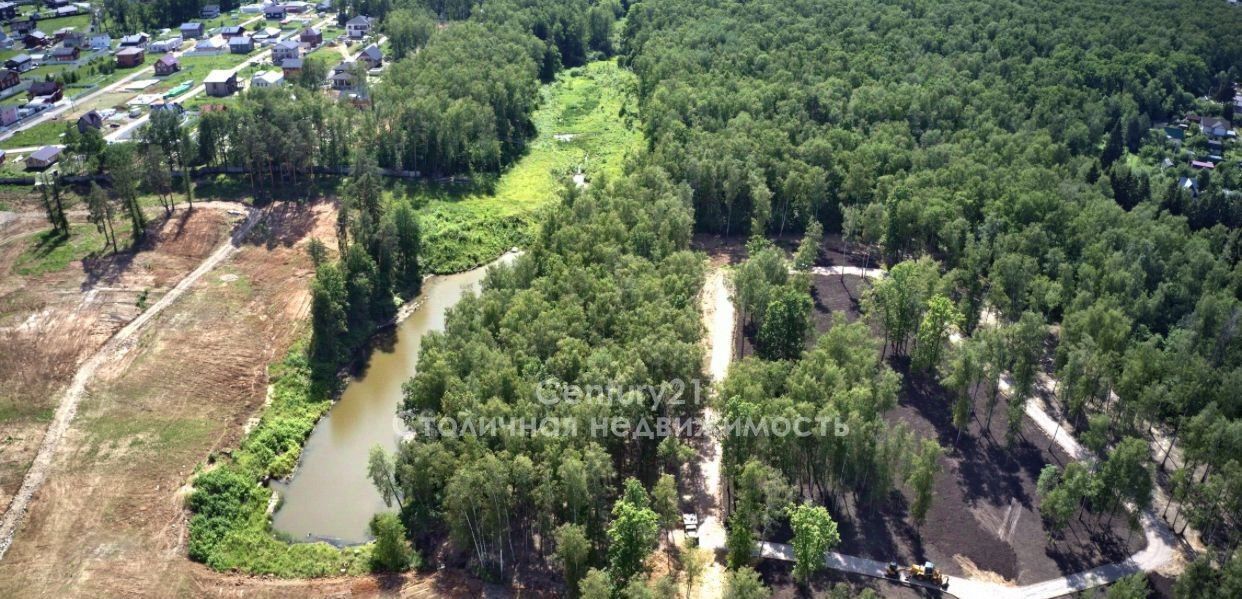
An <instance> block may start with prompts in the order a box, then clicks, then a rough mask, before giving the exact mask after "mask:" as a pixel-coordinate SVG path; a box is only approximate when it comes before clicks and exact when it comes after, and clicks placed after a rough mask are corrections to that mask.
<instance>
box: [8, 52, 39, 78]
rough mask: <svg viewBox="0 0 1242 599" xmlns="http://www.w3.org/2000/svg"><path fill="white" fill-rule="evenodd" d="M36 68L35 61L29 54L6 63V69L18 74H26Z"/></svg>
mask: <svg viewBox="0 0 1242 599" xmlns="http://www.w3.org/2000/svg"><path fill="white" fill-rule="evenodd" d="M34 66H35V64H34V59H33V58H31V57H30V55H29V54H18V55H17V56H14V57H13V58H10V59H8V60H6V61H4V68H6V69H11V70H14V71H17V72H18V73H25V72H26V71H29V70H30V69H33V68H34Z"/></svg>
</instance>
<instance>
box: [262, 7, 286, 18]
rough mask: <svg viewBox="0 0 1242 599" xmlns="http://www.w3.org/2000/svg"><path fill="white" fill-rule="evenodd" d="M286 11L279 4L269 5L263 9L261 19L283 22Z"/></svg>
mask: <svg viewBox="0 0 1242 599" xmlns="http://www.w3.org/2000/svg"><path fill="white" fill-rule="evenodd" d="M286 14H287V11H286V10H285V7H284V6H283V5H281V4H269V5H267V6H266V7H264V8H263V18H264V19H267V20H269V21H281V20H284V18H285V16H286Z"/></svg>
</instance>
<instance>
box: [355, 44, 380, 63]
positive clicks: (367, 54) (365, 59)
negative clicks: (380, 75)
mask: <svg viewBox="0 0 1242 599" xmlns="http://www.w3.org/2000/svg"><path fill="white" fill-rule="evenodd" d="M358 62H361V63H363V64H365V65H367V68H368V69H378V68H380V66H382V65H383V64H384V54H383V53H382V52H380V49H379V46H377V45H375V44H371V45H370V46H367V47H366V48H363V50H362V52H359V53H358Z"/></svg>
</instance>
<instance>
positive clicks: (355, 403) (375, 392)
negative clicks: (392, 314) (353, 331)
mask: <svg viewBox="0 0 1242 599" xmlns="http://www.w3.org/2000/svg"><path fill="white" fill-rule="evenodd" d="M513 258H514V255H512V254H506V255H505V256H503V257H501V258H500V259H499V260H497V262H509V261H511V260H512V259H513ZM485 272H486V268H477V269H475V270H471V271H467V272H464V273H460V274H456V275H449V276H444V277H433V278H432V279H430V280H428V281H427V282H426V283H425V284H424V285H423V292H422V296H421V298H420V299H421V301H422V305H421V306H419V308H418V309H417V310H415V311H414V312H413V313H412V314H410V316H409V317H408V318H406V319H405V320H404V321H403V322H402V323H401V324H400V325H399V326H398V328H397V334H396V339H395V341H394V343H392V344H391V346H388V347H383V348H381V349H378V350H376V351H375V352H374V353H373V354H372V356H371V360H370V362H369V363H368V365H367V369H366V372H365V373H364V374H363V376H362V378H358V379H354V380H352V381H350V382H349V384H348V386H347V387H346V388H345V392H344V393H343V394H342V395H341V399H340V401H338V402H337V403H336V405H334V406H332V409H331V410H330V411H329V412H328V414H327V415H326V416H325V417H324V418H323V419H322V420H320V421H319V423H318V424H317V425H316V426H315V430H314V431H313V432H312V433H311V436H310V438H309V439H308V440H307V442H306V447H305V449H304V450H303V452H302V462H301V464H300V465H299V466H298V470H297V472H295V473H294V476H293V479H292V480H291V481H289V482H287V483H284V482H281V483H274V484H273V486H274V487H276V488H277V489H278V490H279V491H280V493H281V495H282V496H283V497H284V502H283V504H282V505H281V508H280V510H279V511H277V512H276V514H275V515H274V517H273V526H274V527H275V528H276V530H278V531H281V532H285V533H288V534H289V535H291V536H292V537H293V539H294V540H324V541H329V542H332V543H334V544H351V543H361V542H365V541H367V540H369V539H370V535H369V534H368V533H367V524H368V523H369V522H370V521H371V516H373V515H374V514H375V513H376V512H379V511H382V510H385V509H388V508H386V507H385V506H384V500H383V499H381V498H380V495H379V492H378V491H376V490H375V487H374V485H372V484H371V481H370V480H368V479H367V472H366V469H367V454H368V453H369V452H370V451H371V447H373V446H374V445H376V444H379V445H380V446H381V447H383V448H384V449H385V450H387V451H392V450H394V449H395V448H396V447H397V441H398V440H399V439H400V437H401V435H402V434H404V432H405V429H404V427H403V426H402V425H401V422H400V420H399V419H398V418H397V415H396V413H397V407H398V406H399V405H400V403H401V385H402V384H403V383H404V382H405V381H406V380H407V379H409V378H410V377H411V376H413V375H414V370H415V366H416V365H417V363H418V350H419V348H420V347H421V346H422V338H423V334H425V333H427V332H428V331H441V330H444V316H445V313H446V312H447V311H448V309H449V308H451V307H452V306H453V305H454V304H456V303H457V301H458V300H459V299H461V296H462V294H463V293H464V292H466V291H468V290H472V289H473V290H476V291H477V289H478V283H479V282H480V281H482V280H483V275H484V274H485ZM393 509H395V508H393Z"/></svg>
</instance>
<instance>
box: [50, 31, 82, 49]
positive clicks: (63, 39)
mask: <svg viewBox="0 0 1242 599" xmlns="http://www.w3.org/2000/svg"><path fill="white" fill-rule="evenodd" d="M66 29H67V30H68V31H66ZM56 39H58V40H60V43H61V44H63V45H65V46H73V47H74V48H78V49H79V50H80V49H82V48H89V47H90V45H89V44H88V43H87V41H86V34H85V33H82V32H81V31H76V30H74V29H73V28H72V27H66V28H65V29H60V30H58V31H57V32H56Z"/></svg>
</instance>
